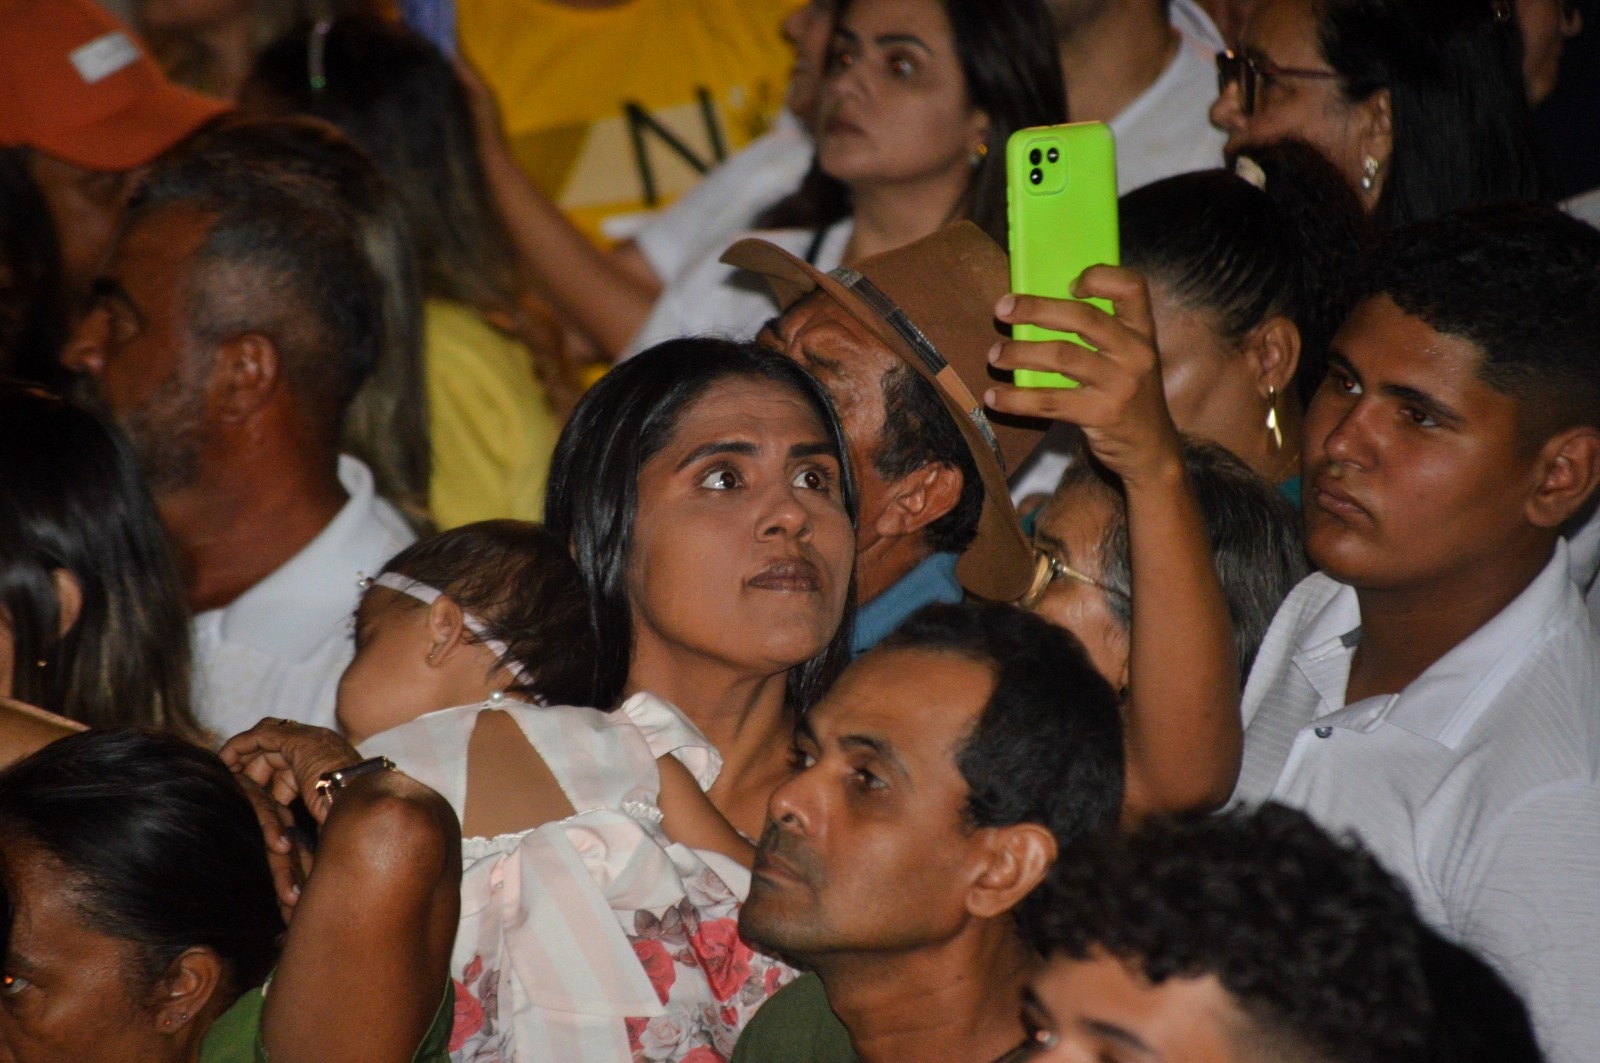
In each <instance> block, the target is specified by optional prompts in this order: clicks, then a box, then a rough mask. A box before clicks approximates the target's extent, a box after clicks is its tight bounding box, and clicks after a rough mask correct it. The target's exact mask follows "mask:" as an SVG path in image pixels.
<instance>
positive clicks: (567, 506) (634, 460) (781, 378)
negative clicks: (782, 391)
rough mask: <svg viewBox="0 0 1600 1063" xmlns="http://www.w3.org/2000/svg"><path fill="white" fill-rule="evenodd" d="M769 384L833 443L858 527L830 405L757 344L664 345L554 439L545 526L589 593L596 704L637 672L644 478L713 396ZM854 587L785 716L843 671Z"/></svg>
mask: <svg viewBox="0 0 1600 1063" xmlns="http://www.w3.org/2000/svg"><path fill="white" fill-rule="evenodd" d="M739 378H745V379H753V380H768V381H772V382H773V383H776V384H779V385H781V386H783V387H786V388H788V389H789V390H790V391H792V392H794V393H795V394H796V395H798V396H799V397H800V398H802V399H803V400H805V402H806V404H807V405H808V406H809V407H810V408H811V410H812V412H814V413H815V414H816V415H817V419H818V420H819V421H821V422H822V427H823V430H824V431H825V432H826V433H827V434H828V439H829V441H830V442H831V443H832V444H833V447H834V453H835V456H836V457H837V458H838V459H839V467H840V469H841V471H842V473H843V477H842V482H841V487H842V489H843V500H844V506H845V511H846V512H847V513H848V514H849V515H850V523H851V525H852V526H854V524H855V520H856V488H855V480H854V478H853V477H852V476H851V473H850V458H849V454H848V452H847V450H846V446H845V439H844V429H843V428H841V427H840V426H839V414H838V413H837V411H835V410H834V407H833V401H832V400H831V399H829V398H828V393H827V391H826V390H825V389H824V388H823V387H822V385H821V384H819V383H817V381H816V379H815V378H814V377H813V376H812V375H811V374H810V373H808V372H806V371H805V370H804V369H802V368H800V366H799V365H797V364H795V363H794V362H792V361H790V360H789V359H788V358H786V357H784V356H783V355H781V354H776V353H774V352H772V351H769V350H767V349H766V348H764V347H758V346H756V345H755V344H753V343H732V342H729V341H727V340H719V339H709V338H696V339H680V340H668V341H667V342H666V343H661V344H657V345H656V346H654V347H651V348H650V349H649V350H646V351H643V352H641V353H640V354H638V355H636V356H634V357H632V358H629V359H628V360H627V361H625V362H623V363H621V364H620V365H617V366H615V367H614V368H612V369H611V370H609V371H608V372H607V373H606V375H605V376H603V377H601V378H600V382H599V383H597V384H596V385H595V386H594V387H593V388H590V389H589V391H588V393H587V394H585V395H584V397H583V399H582V400H581V401H580V402H579V403H578V405H577V407H576V408H575V409H574V410H573V411H572V417H571V418H570V419H569V420H568V421H567V426H566V428H565V429H563V430H562V433H561V438H560V439H559V440H557V441H556V450H555V455H554V456H553V457H552V458H551V460H550V478H549V486H548V488H547V489H546V492H545V503H544V518H545V524H546V526H547V527H548V528H549V529H550V530H551V531H552V532H553V533H554V534H555V535H556V536H557V537H558V538H560V539H561V540H562V541H563V542H565V543H567V544H568V546H569V548H570V549H571V550H572V554H573V556H574V557H575V558H576V559H577V563H578V571H579V572H580V573H581V574H582V576H583V582H584V586H585V588H586V589H587V591H588V599H589V617H590V621H591V623H592V624H593V625H594V630H595V646H596V653H597V661H598V663H597V665H596V670H595V692H594V693H595V698H596V705H598V706H599V707H601V708H605V707H607V706H609V705H610V704H611V703H612V702H614V701H615V700H616V699H617V698H618V697H620V696H621V693H622V689H623V686H624V684H625V683H626V681H627V678H628V669H629V667H630V666H631V665H632V663H633V607H632V603H631V600H630V598H629V595H628V585H627V579H628V562H629V559H630V557H631V556H632V553H633V525H634V520H635V518H636V517H637V516H638V510H639V472H640V470H642V469H643V468H644V466H645V463H646V462H648V461H649V460H650V459H651V458H652V457H654V456H655V455H656V454H657V453H658V452H660V451H661V449H662V448H663V447H665V446H666V445H667V443H668V442H669V441H670V440H671V438H672V436H673V433H674V432H676V431H677V428H678V422H679V419H680V418H681V417H682V416H683V413H684V411H685V410H686V409H688V408H689V406H690V405H692V404H693V403H694V402H695V401H696V400H697V399H699V398H700V396H702V395H704V394H705V393H706V392H707V391H709V390H710V389H711V387H712V386H713V385H715V384H718V383H720V382H722V381H724V380H731V379H739ZM854 622H855V579H854V577H853V576H852V578H851V581H850V587H849V591H848V594H847V596H846V601H845V611H844V617H843V620H842V622H841V623H840V625H839V630H838V632H837V633H836V634H835V635H834V638H833V641H832V642H831V643H829V644H828V646H827V647H826V648H825V649H824V650H823V651H822V652H821V653H820V654H818V655H817V656H816V657H814V658H812V659H811V660H810V661H807V662H805V663H804V664H802V665H798V666H796V667H794V668H791V669H790V670H789V679H788V694H787V697H786V699H785V704H786V706H787V708H788V709H789V710H790V711H791V712H794V713H800V712H804V711H805V710H806V709H808V708H810V707H811V704H812V703H813V702H814V701H816V699H817V698H818V697H820V696H821V694H822V692H823V691H824V690H826V689H827V687H828V686H829V684H831V683H832V682H833V680H834V678H835V677H836V676H838V674H839V672H840V671H842V670H843V668H844V666H845V665H846V664H847V663H848V662H849V655H850V632H851V629H852V627H853V626H854Z"/></svg>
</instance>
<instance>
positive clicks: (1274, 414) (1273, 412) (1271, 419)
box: [1267, 384, 1283, 450]
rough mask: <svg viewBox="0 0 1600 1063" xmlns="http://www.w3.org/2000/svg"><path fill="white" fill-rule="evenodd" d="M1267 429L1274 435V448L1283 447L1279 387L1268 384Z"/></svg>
mask: <svg viewBox="0 0 1600 1063" xmlns="http://www.w3.org/2000/svg"><path fill="white" fill-rule="evenodd" d="M1267 431H1268V432H1269V433H1270V434H1271V435H1272V449H1273V450H1282V449H1283V429H1282V428H1279V427H1278V389H1277V388H1275V387H1273V386H1272V385H1270V384H1269V385H1267Z"/></svg>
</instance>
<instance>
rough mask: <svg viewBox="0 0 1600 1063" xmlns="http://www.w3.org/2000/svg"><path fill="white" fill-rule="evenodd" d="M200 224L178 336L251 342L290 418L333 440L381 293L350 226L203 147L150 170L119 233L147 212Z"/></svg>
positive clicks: (355, 383)
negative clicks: (280, 386)
mask: <svg viewBox="0 0 1600 1063" xmlns="http://www.w3.org/2000/svg"><path fill="white" fill-rule="evenodd" d="M165 209H182V210H192V211H197V212H199V213H201V214H204V215H209V216H211V227H210V230H209V232H208V233H207V235H206V238H205V241H204V242H203V243H202V244H201V247H200V250H199V252H198V253H197V254H196V255H195V258H194V261H193V262H192V263H190V267H189V282H188V300H189V330H190V333H191V335H192V336H193V337H194V338H195V339H196V340H197V341H199V342H200V343H202V344H212V343H216V342H218V341H220V340H222V339H225V338H227V337H228V336H231V335H237V334H239V333H243V332H259V333H261V334H263V335H266V336H268V337H270V338H271V339H272V341H273V342H274V344H275V345H276V346H277V348H278V351H279V354H280V355H281V357H282V359H283V367H284V373H285V377H286V382H287V384H288V385H289V388H290V391H291V394H292V395H293V397H294V399H295V401H296V403H297V404H299V405H300V407H301V409H302V410H304V411H305V413H306V414H307V415H308V416H309V417H310V418H311V419H312V420H313V423H315V424H316V425H317V426H318V428H319V429H320V430H321V434H322V436H323V441H324V442H326V443H328V444H330V445H331V444H333V443H335V442H336V440H337V437H338V434H339V429H340V427H341V425H342V422H343V419H344V411H345V407H346V406H348V405H349V403H350V400H351V398H352V397H353V396H354V395H355V392H356V389H357V388H358V387H359V386H360V385H361V382H362V381H363V380H365V379H366V377H367V374H368V373H370V372H371V371H372V367H373V364H374V362H375V361H376V359H377V356H378V349H379V344H380V342H381V336H382V329H383V295H382V289H381V287H380V286H379V283H378V279H377V276H376V274H375V273H374V272H373V269H372V264H371V263H370V262H369V261H368V259H367V255H366V251H365V248H364V247H363V245H362V242H361V233H360V229H359V227H358V225H357V222H356V219H355V218H354V216H353V215H352V214H351V213H350V211H349V210H348V209H347V208H346V207H345V206H344V205H343V204H341V203H340V202H339V201H338V199H337V198H336V196H335V195H334V193H333V191H332V190H331V189H330V188H329V187H328V186H327V184H326V183H325V182H323V181H320V180H316V179H313V178H310V177H307V176H304V175H300V174H294V173H288V172H283V171H276V170H268V169H265V168H262V167H257V166H251V165H248V164H247V163H245V162H244V161H243V160H240V159H236V158H234V157H232V155H231V154H225V155H220V156H217V157H213V156H210V155H207V154H206V152H205V141H204V138H202V139H201V140H200V141H198V142H197V143H196V145H195V146H194V147H193V148H192V149H191V150H180V152H179V154H177V155H175V156H173V157H171V158H169V159H167V160H165V161H163V162H160V163H157V165H156V167H155V169H154V170H152V171H151V173H150V176H149V178H148V179H147V180H146V181H145V184H144V185H143V187H142V188H141V189H140V190H139V192H138V193H137V194H136V195H135V197H134V199H133V202H132V203H131V204H130V205H129V209H128V216H127V218H126V219H125V221H124V223H123V224H124V227H125V228H126V227H129V226H132V225H133V224H135V223H136V222H137V221H138V220H139V219H141V218H143V217H145V216H147V215H149V214H152V213H154V212H156V211H158V210H165Z"/></svg>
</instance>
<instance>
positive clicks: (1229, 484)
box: [1056, 439, 1306, 682]
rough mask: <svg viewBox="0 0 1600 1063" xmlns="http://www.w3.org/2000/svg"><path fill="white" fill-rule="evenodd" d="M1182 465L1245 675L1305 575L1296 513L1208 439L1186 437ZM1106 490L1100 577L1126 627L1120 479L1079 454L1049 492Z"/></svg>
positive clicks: (1128, 587)
mask: <svg viewBox="0 0 1600 1063" xmlns="http://www.w3.org/2000/svg"><path fill="white" fill-rule="evenodd" d="M1183 470H1184V472H1185V473H1186V474H1187V475H1188V478H1189V486H1190V488H1191V489H1192V490H1193V491H1194V494H1195V500H1196V502H1198V503H1199V505H1200V519H1201V520H1202V521H1203V522H1204V523H1205V527H1206V541H1207V543H1208V545H1209V546H1210V547H1211V557H1212V560H1213V561H1214V562H1215V563H1216V566H1217V578H1218V579H1219V580H1220V581H1221V583H1222V596H1223V597H1224V598H1225V599H1226V600H1227V602H1228V619H1229V620H1231V621H1232V622H1233V645H1234V650H1235V652H1236V653H1237V654H1238V659H1239V680H1240V682H1243V681H1244V679H1245V677H1247V676H1248V675H1249V674H1250V666H1251V664H1253V663H1254V662H1255V659H1256V651H1257V650H1258V649H1260V648H1261V640H1262V638H1263V637H1264V636H1265V635H1266V633H1267V627H1268V626H1269V625H1270V624H1271V623H1272V618H1273V616H1275V615H1276V614H1277V612H1278V607H1279V606H1280V605H1282V604H1283V600H1284V599H1285V598H1287V597H1288V596H1289V592H1290V591H1292V590H1293V589H1294V586H1295V584H1297V583H1299V582H1300V580H1301V579H1303V578H1304V577H1305V575H1306V560H1305V548H1304V546H1303V545H1302V543H1301V539H1300V516H1299V514H1297V513H1296V512H1295V511H1294V507H1293V506H1291V505H1290V504H1289V500H1288V499H1286V498H1284V497H1283V492H1281V491H1279V490H1278V489H1277V488H1276V487H1274V486H1272V485H1271V484H1270V483H1268V482H1267V481H1265V480H1263V479H1262V478H1261V477H1260V476H1258V475H1256V473H1255V472H1253V471H1252V470H1251V469H1250V467H1249V466H1248V465H1246V464H1245V463H1244V462H1242V461H1240V460H1239V459H1238V458H1236V457H1234V456H1233V455H1232V454H1230V453H1228V451H1227V450H1225V449H1223V448H1222V447H1219V446H1217V445H1216V444H1215V443H1207V442H1204V441H1202V440H1198V439H1185V440H1184V444H1183ZM1085 484H1088V485H1092V486H1095V487H1098V488H1099V489H1101V490H1103V491H1106V492H1107V493H1108V494H1109V496H1110V497H1111V498H1112V499H1113V500H1114V502H1115V504H1114V505H1112V506H1110V507H1109V510H1110V513H1109V516H1108V517H1107V523H1106V527H1105V530H1104V531H1103V532H1102V533H1101V537H1100V560H1101V567H1100V580H1101V582H1102V583H1104V584H1105V585H1106V587H1108V588H1110V590H1111V591H1112V592H1115V593H1108V592H1107V591H1106V590H1105V589H1101V591H1100V593H1101V595H1102V597H1103V598H1104V599H1105V603H1106V609H1107V611H1109V612H1110V614H1111V618H1112V619H1113V620H1115V621H1116V622H1117V624H1118V626H1119V627H1121V628H1122V630H1123V631H1128V630H1129V629H1131V628H1132V626H1133V572H1132V566H1131V564H1130V559H1129V556H1128V555H1129V549H1128V507H1127V500H1126V498H1125V497H1124V496H1123V493H1122V483H1121V481H1120V480H1118V479H1117V477H1116V476H1115V475H1114V474H1112V473H1110V472H1108V471H1107V470H1106V468H1105V467H1104V466H1103V465H1101V464H1100V463H1099V462H1098V461H1095V460H1094V459H1093V458H1092V457H1090V456H1089V455H1088V454H1086V453H1081V454H1080V457H1079V458H1078V460H1075V461H1073V462H1071V463H1070V464H1069V465H1068V466H1067V468H1066V470H1065V471H1064V472H1063V473H1062V474H1061V482H1060V483H1059V484H1058V485H1057V486H1056V491H1058V492H1063V491H1070V490H1074V489H1076V488H1078V487H1080V486H1082V485H1085Z"/></svg>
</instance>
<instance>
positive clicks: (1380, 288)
mask: <svg viewBox="0 0 1600 1063" xmlns="http://www.w3.org/2000/svg"><path fill="white" fill-rule="evenodd" d="M1364 275H1365V278H1366V284H1365V285H1364V291H1363V294H1364V295H1366V296H1369V297H1370V296H1385V295H1386V296H1388V297H1389V298H1390V299H1392V300H1394V303H1395V305H1396V306H1398V307H1399V308H1400V309H1401V310H1403V311H1404V312H1405V313H1407V314H1409V315H1411V316H1412V317H1415V318H1418V319H1420V320H1421V321H1422V322H1424V323H1425V324H1426V325H1427V326H1428V327H1429V328H1431V329H1433V330H1434V331H1435V332H1440V333H1443V334H1445V335H1449V336H1456V337H1460V338H1461V339H1465V340H1468V341H1469V342H1471V343H1472V344H1473V345H1475V346H1476V347H1477V348H1478V349H1479V350H1481V351H1482V352H1483V366H1482V369H1481V370H1480V375H1481V376H1482V378H1483V379H1484V380H1485V381H1487V382H1488V383H1489V384H1490V385H1491V386H1493V387H1494V388H1496V389H1497V390H1500V391H1503V392H1505V393H1506V394H1508V395H1511V396H1512V397H1513V398H1515V399H1517V400H1518V403H1519V406H1520V413H1521V414H1522V415H1523V416H1524V418H1526V419H1527V421H1528V426H1529V427H1530V428H1531V429H1532V430H1533V434H1535V435H1537V436H1538V437H1539V438H1541V439H1542V438H1543V437H1545V436H1547V435H1548V434H1549V433H1551V432H1556V431H1560V430H1562V429H1564V428H1569V427H1571V426H1573V425H1578V424H1583V425H1591V426H1596V427H1600V346H1597V345H1600V231H1596V230H1595V229H1593V228H1591V227H1590V226H1588V225H1585V224H1584V223H1583V222H1581V221H1578V220H1577V219H1575V218H1571V217H1568V216H1567V215H1565V214H1563V213H1562V212H1561V211H1559V210H1557V209H1556V208H1555V207H1551V206H1545V205H1542V204H1534V203H1504V204H1496V205H1491V206H1484V207H1474V208H1469V209H1465V210H1461V211H1457V212H1454V213H1452V214H1449V215H1446V216H1444V217H1441V218H1437V219H1433V220H1431V221H1426V222H1419V223H1417V224H1416V225H1412V226H1409V227H1407V228H1404V229H1401V230H1399V231H1397V232H1395V233H1393V234H1391V236H1390V237H1389V239H1387V240H1386V241H1385V242H1384V243H1383V244H1382V245H1381V246H1380V247H1379V248H1378V249H1377V250H1376V251H1375V252H1374V254H1373V255H1372V259H1371V262H1370V263H1369V265H1368V268H1367V270H1366V271H1365V274H1364Z"/></svg>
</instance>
